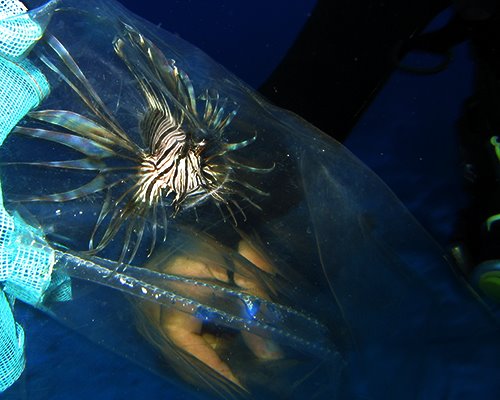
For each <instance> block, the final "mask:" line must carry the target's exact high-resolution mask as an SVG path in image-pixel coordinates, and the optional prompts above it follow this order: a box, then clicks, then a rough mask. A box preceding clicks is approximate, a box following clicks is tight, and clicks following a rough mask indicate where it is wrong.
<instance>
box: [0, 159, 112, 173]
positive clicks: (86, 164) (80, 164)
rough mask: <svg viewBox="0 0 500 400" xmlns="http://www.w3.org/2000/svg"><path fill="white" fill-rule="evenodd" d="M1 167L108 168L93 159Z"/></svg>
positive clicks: (18, 163)
mask: <svg viewBox="0 0 500 400" xmlns="http://www.w3.org/2000/svg"><path fill="white" fill-rule="evenodd" d="M0 165H32V166H35V167H45V168H59V169H77V170H84V171H100V170H103V169H105V168H106V164H105V163H103V162H102V161H99V160H96V159H92V158H84V159H81V160H65V161H39V162H22V161H21V162H9V163H0Z"/></svg>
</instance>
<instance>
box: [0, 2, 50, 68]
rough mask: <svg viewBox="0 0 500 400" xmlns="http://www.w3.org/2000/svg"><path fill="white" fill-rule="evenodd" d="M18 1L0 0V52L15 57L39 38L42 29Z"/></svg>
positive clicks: (20, 54)
mask: <svg viewBox="0 0 500 400" xmlns="http://www.w3.org/2000/svg"><path fill="white" fill-rule="evenodd" d="M26 11H27V9H26V7H25V6H24V4H23V3H21V2H20V1H12V0H10V1H9V0H0V52H1V53H2V54H3V55H4V57H7V58H11V59H17V58H19V57H21V56H22V55H23V54H24V53H25V52H26V51H27V50H28V49H29V48H30V47H31V46H33V44H34V43H35V42H36V41H37V40H38V39H40V37H41V36H42V34H43V30H42V29H41V28H40V26H39V25H38V23H36V22H35V21H33V20H32V19H31V18H30V16H29V15H28V14H26Z"/></svg>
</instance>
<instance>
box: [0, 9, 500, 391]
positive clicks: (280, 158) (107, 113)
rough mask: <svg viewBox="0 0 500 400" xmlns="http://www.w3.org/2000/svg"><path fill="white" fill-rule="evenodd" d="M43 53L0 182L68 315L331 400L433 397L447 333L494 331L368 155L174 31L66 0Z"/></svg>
mask: <svg viewBox="0 0 500 400" xmlns="http://www.w3.org/2000/svg"><path fill="white" fill-rule="evenodd" d="M32 61H33V62H34V63H36V64H37V66H38V67H39V68H40V69H41V70H42V71H43V72H44V73H45V74H46V77H47V79H48V80H49V82H50V85H51V94H50V95H49V97H48V98H47V100H46V101H45V102H44V103H43V104H42V106H41V107H39V108H38V109H37V110H36V111H34V112H32V113H30V115H29V116H28V118H27V119H25V120H24V121H23V122H22V123H21V124H20V125H19V126H18V127H17V128H16V129H15V132H14V134H13V135H11V137H9V138H8V139H7V141H6V143H5V145H4V146H3V148H2V160H5V161H6V162H5V163H4V165H3V168H2V182H3V187H4V196H5V199H6V202H7V203H6V204H7V205H8V207H10V209H11V210H19V212H20V213H21V214H23V215H25V216H26V219H28V218H30V220H32V221H36V224H39V226H40V229H41V230H42V231H43V232H44V234H45V235H46V238H47V240H48V241H49V243H51V245H52V246H53V247H54V248H56V249H57V257H56V258H57V259H58V263H57V264H56V267H55V268H56V270H58V271H59V272H60V273H65V274H68V275H70V276H72V277H73V278H74V279H73V282H72V285H73V287H72V293H73V297H74V300H73V301H71V302H68V303H55V302H54V303H52V302H50V298H48V300H47V303H46V304H45V305H44V306H43V308H44V309H45V310H46V311H47V312H48V313H50V314H51V315H53V316H54V317H55V318H57V319H59V320H61V321H63V322H64V323H65V324H67V325H69V326H72V327H74V328H75V329H77V330H78V331H80V332H82V333H83V334H85V335H87V336H88V337H91V338H92V339H93V340H95V341H97V342H99V343H101V344H103V345H105V346H107V347H109V348H112V349H113V350H115V351H117V352H119V353H121V354H123V355H125V356H127V357H129V358H133V359H135V360H136V361H137V362H138V363H140V364H142V365H145V366H147V367H148V368H152V369H155V370H157V371H160V372H162V373H164V374H165V375H167V376H173V375H172V373H174V372H175V373H177V374H178V375H180V376H181V377H183V378H184V379H185V380H187V381H189V382H190V383H192V384H195V385H197V386H201V387H203V388H204V389H206V390H207V391H211V392H212V393H215V394H216V395H219V396H223V397H238V396H243V397H245V396H253V397H261V396H266V395H270V394H272V395H273V396H277V397H283V398H304V397H310V398H313V397H316V398H328V399H330V398H335V397H336V396H337V397H340V398H349V399H352V398H356V397H359V398H387V397H383V396H388V397H389V398H402V397H404V396H406V395H407V394H408V388H409V387H411V388H412V391H413V393H425V390H426V389H425V388H426V382H427V379H428V376H427V373H428V371H432V370H434V368H436V366H438V365H440V363H441V361H442V357H443V354H442V353H440V351H439V349H437V348H436V346H435V343H438V342H439V341H440V340H444V339H446V340H452V341H454V343H456V344H457V346H459V347H460V348H461V349H466V348H469V346H471V345H472V344H473V342H474V341H475V340H477V337H478V335H481V334H484V335H490V334H491V333H492V332H495V331H496V329H497V328H496V325H495V323H494V321H492V320H490V318H489V316H488V314H487V312H486V311H485V310H483V309H482V307H481V305H480V304H479V302H477V301H476V300H475V299H474V298H473V296H471V295H470V293H467V292H468V288H467V286H466V285H462V284H461V283H460V282H459V279H457V277H456V276H454V274H453V273H452V269H451V268H450V266H449V265H448V264H447V261H446V260H445V257H444V253H443V252H442V250H441V249H440V248H439V247H438V246H436V245H435V244H434V242H433V241H432V239H430V238H429V237H428V236H427V234H426V233H425V232H424V231H423V230H422V228H421V227H420V226H419V225H418V223H417V222H416V221H415V220H414V219H413V218H412V217H411V215H409V213H408V212H407V211H406V210H405V208H404V207H403V206H402V205H401V204H400V202H399V201H398V200H397V199H396V198H395V197H394V196H393V194H392V193H391V192H390V190H389V189H388V188H387V187H386V186H385V185H384V184H383V183H382V182H381V181H380V180H379V179H378V178H377V177H376V176H375V175H374V174H373V173H372V172H371V171H370V170H369V169H368V168H366V167H365V166H364V165H363V164H362V163H361V162H360V161H359V160H357V159H356V158H355V157H354V156H353V155H352V154H350V153H349V151H348V150H346V149H345V148H344V147H343V146H342V145H340V144H339V143H337V142H335V141H334V140H333V139H331V138H329V137H327V136H326V135H324V134H323V133H322V132H320V131H318V130H317V129H315V128H314V127H312V126H311V125H310V124H308V123H307V122H305V121H304V120H302V119H300V118H299V117H297V116H295V115H293V114H291V113H289V112H286V111H284V110H281V109H279V108H277V107H274V106H272V105H270V104H268V103H267V102H266V101H265V100H264V99H263V98H262V97H260V96H259V95H258V94H256V93H255V92H254V91H253V90H252V89H250V88H249V87H247V86H245V85H244V84H243V83H241V82H240V81H239V80H238V79H237V78H235V77H234V76H232V75H231V74H230V73H228V72H227V71H226V70H224V69H223V68H222V67H221V66H219V65H217V64H216V63H214V62H213V61H212V60H211V59H210V58H209V57H208V56H206V55H205V54H204V53H202V52H201V51H200V50H198V49H196V48H194V47H193V46H191V45H189V44H187V43H185V42H184V41H182V40H181V39H180V38H178V37H176V36H174V35H171V34H169V33H167V32H165V31H163V30H161V29H160V28H158V27H155V26H152V25H150V24H148V23H147V22H144V21H141V20H139V19H138V18H136V17H134V16H133V15H131V14H130V13H128V12H127V11H126V10H124V9H123V8H121V6H119V5H118V4H117V3H115V2H112V1H106V2H104V1H88V2H85V3H84V4H81V2H76V1H63V2H61V3H60V8H59V9H58V10H57V11H56V12H55V13H54V15H53V16H52V21H51V23H50V24H49V26H48V27H47V34H46V36H45V39H44V41H43V42H41V43H40V44H39V45H37V47H36V48H35V57H33V60H32ZM28 215H29V217H28ZM96 283H97V284H98V285H96ZM436 283H437V284H436ZM109 287H112V288H114V289H118V291H116V290H115V291H111V290H109ZM457 315H460V317H458V318H457V317H456V316H457ZM457 332H459V334H457ZM472 332H475V333H474V335H472ZM159 358H160V359H161V360H162V361H160V362H159V361H158V359H159ZM169 368H170V369H169ZM388 394H389V395H388ZM381 396H382V397H381Z"/></svg>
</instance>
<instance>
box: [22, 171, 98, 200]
mask: <svg viewBox="0 0 500 400" xmlns="http://www.w3.org/2000/svg"><path fill="white" fill-rule="evenodd" d="M105 188H106V181H105V179H104V177H103V176H101V175H97V176H96V177H95V178H94V179H93V180H92V181H90V182H89V183H87V184H85V185H82V186H80V187H79V188H77V189H73V190H69V191H67V192H60V193H52V194H46V195H40V196H27V197H22V198H21V200H20V201H22V202H35V201H50V202H56V203H62V202H65V201H70V200H75V199H79V198H82V197H85V196H88V195H91V194H94V193H97V192H100V191H101V190H103V189H105Z"/></svg>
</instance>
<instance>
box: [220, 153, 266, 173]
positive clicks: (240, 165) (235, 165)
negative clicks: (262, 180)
mask: <svg viewBox="0 0 500 400" xmlns="http://www.w3.org/2000/svg"><path fill="white" fill-rule="evenodd" d="M226 160H228V161H229V162H230V163H231V167H233V168H236V169H241V170H244V171H249V172H253V173H255V174H267V173H269V172H271V171H273V170H274V168H276V164H275V163H273V165H272V166H271V167H268V168H260V167H253V166H251V165H247V164H243V163H240V162H238V161H236V160H234V159H233V158H231V157H227V156H226Z"/></svg>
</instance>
